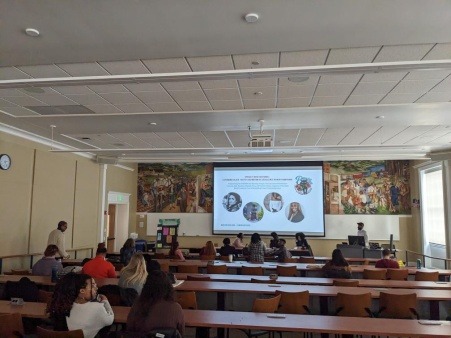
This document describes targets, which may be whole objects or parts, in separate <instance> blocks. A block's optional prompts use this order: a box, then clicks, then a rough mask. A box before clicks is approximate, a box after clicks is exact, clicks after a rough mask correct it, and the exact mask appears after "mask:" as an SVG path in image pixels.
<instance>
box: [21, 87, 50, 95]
mask: <svg viewBox="0 0 451 338" xmlns="http://www.w3.org/2000/svg"><path fill="white" fill-rule="evenodd" d="M24 90H25V91H27V92H29V93H35V94H42V93H45V90H44V89H42V88H39V87H27V88H24Z"/></svg>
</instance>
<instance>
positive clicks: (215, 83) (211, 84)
mask: <svg viewBox="0 0 451 338" xmlns="http://www.w3.org/2000/svg"><path fill="white" fill-rule="evenodd" d="M200 85H201V86H202V88H203V89H222V88H238V82H237V80H210V81H200Z"/></svg>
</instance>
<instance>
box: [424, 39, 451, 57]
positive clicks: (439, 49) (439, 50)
mask: <svg viewBox="0 0 451 338" xmlns="http://www.w3.org/2000/svg"><path fill="white" fill-rule="evenodd" d="M442 59H451V43H439V44H437V45H435V47H434V48H432V50H431V51H430V52H429V53H428V55H426V56H425V57H424V59H423V60H442Z"/></svg>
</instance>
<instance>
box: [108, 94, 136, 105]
mask: <svg viewBox="0 0 451 338" xmlns="http://www.w3.org/2000/svg"><path fill="white" fill-rule="evenodd" d="M100 96H102V97H103V98H104V99H105V100H107V101H108V102H110V103H112V104H132V103H141V101H140V100H139V99H138V98H137V97H136V96H135V95H133V94H132V93H109V94H100Z"/></svg>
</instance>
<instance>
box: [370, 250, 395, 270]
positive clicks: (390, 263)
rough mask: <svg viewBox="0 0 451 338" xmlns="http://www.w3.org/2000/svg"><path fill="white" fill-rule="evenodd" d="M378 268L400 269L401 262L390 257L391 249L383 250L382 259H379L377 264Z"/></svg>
mask: <svg viewBox="0 0 451 338" xmlns="http://www.w3.org/2000/svg"><path fill="white" fill-rule="evenodd" d="M375 267H376V268H384V269H399V264H398V262H397V261H396V260H394V259H391V258H390V250H388V249H384V250H382V259H379V260H378V261H377V262H376V265H375Z"/></svg>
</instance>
